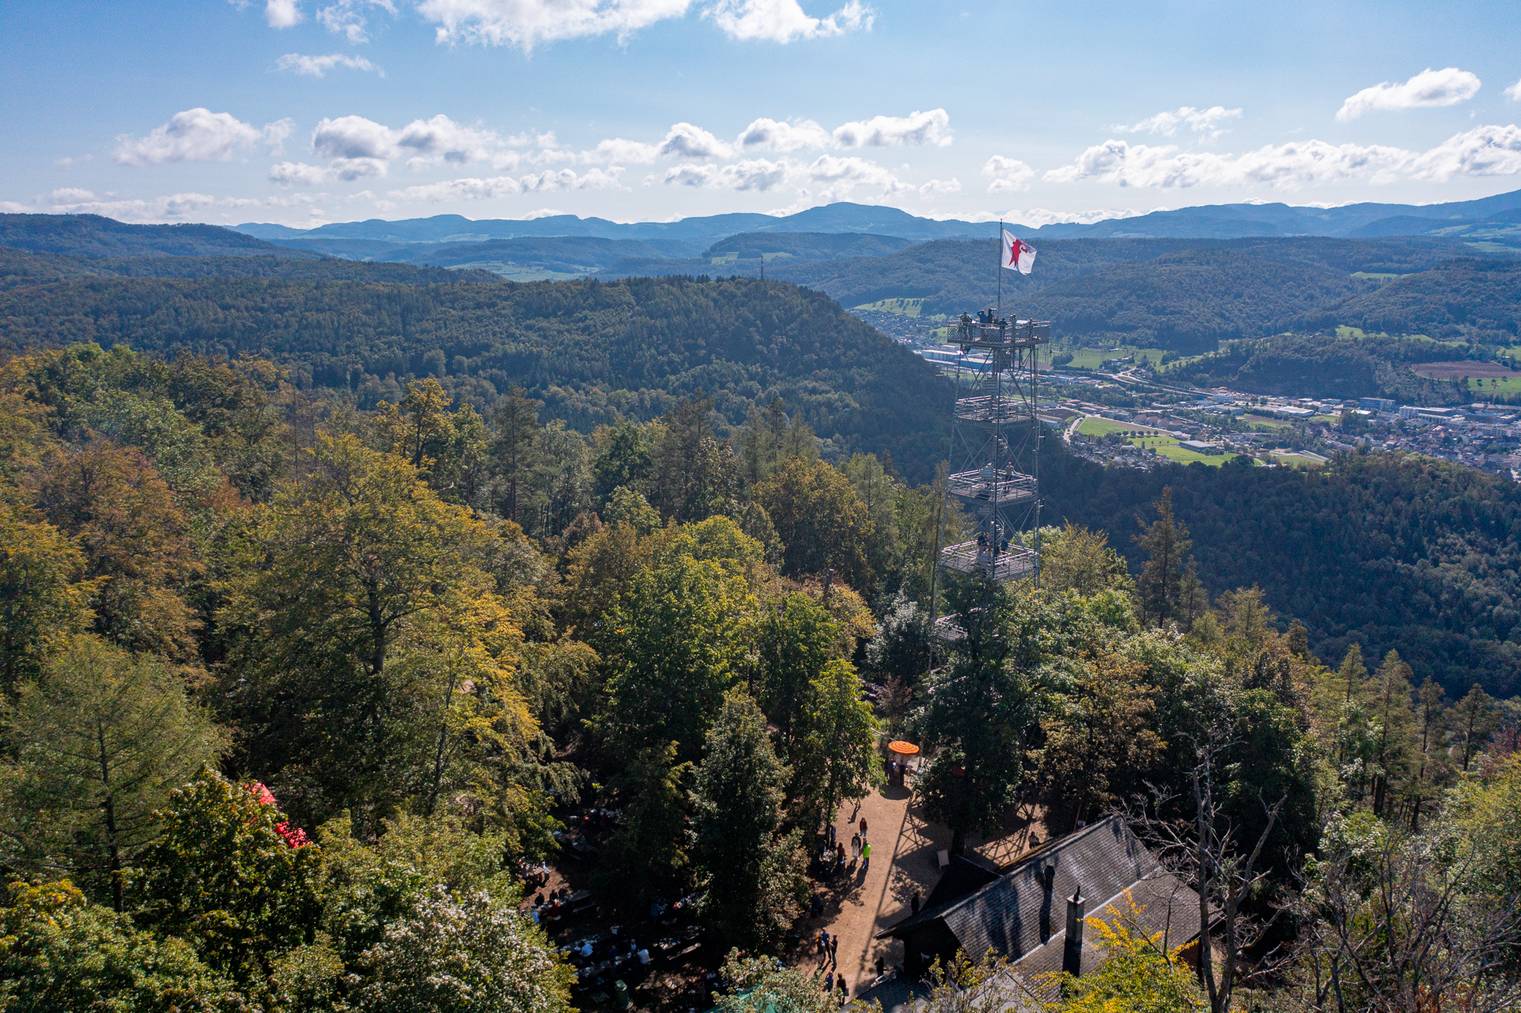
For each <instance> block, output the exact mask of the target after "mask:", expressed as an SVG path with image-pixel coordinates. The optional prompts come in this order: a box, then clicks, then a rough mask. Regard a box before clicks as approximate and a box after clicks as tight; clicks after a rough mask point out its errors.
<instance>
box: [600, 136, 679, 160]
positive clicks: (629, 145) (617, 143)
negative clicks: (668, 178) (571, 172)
mask: <svg viewBox="0 0 1521 1013" xmlns="http://www.w3.org/2000/svg"><path fill="white" fill-rule="evenodd" d="M659 157H660V145H658V144H645V143H644V142H643V141H631V140H629V139H628V138H626V137H609V138H608V139H607V140H605V141H599V142H597V146H596V147H595V148H593V149H592V150H591V151H587V152H583V153H582V155H581V159H582V161H585V162H600V163H605V164H608V165H648V164H649V163H650V162H653V161H655V159H657V158H659Z"/></svg>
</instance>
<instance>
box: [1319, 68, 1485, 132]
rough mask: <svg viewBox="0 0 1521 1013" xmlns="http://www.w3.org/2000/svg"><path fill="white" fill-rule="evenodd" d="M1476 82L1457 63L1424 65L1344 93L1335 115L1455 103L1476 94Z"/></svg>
mask: <svg viewBox="0 0 1521 1013" xmlns="http://www.w3.org/2000/svg"><path fill="white" fill-rule="evenodd" d="M1480 83H1481V82H1480V81H1479V78H1478V76H1477V75H1475V74H1473V73H1471V72H1469V71H1466V70H1459V69H1458V68H1457V67H1444V68H1443V69H1441V70H1432V69H1431V68H1430V67H1427V68H1426V69H1425V70H1423V71H1421V72H1420V73H1419V74H1417V75H1415V76H1414V77H1412V78H1411V79H1410V80H1408V81H1405V82H1403V83H1398V84H1397V83H1395V82H1393V81H1385V82H1383V83H1382V84H1375V85H1373V86H1372V87H1368V88H1364V89H1363V90H1362V91H1360V92H1357V93H1356V94H1354V95H1350V96H1348V97H1347V100H1346V101H1345V102H1343V103H1342V104H1341V108H1340V109H1338V110H1337V111H1336V118H1337V119H1338V120H1341V121H1342V122H1346V121H1348V120H1355V119H1357V118H1358V117H1359V116H1361V115H1363V114H1364V113H1369V112H1378V111H1388V110H1399V109H1427V108H1434V107H1440V106H1455V105H1457V104H1458V103H1460V102H1467V101H1468V100H1469V99H1471V98H1473V97H1474V95H1476V94H1478V91H1479V85H1480Z"/></svg>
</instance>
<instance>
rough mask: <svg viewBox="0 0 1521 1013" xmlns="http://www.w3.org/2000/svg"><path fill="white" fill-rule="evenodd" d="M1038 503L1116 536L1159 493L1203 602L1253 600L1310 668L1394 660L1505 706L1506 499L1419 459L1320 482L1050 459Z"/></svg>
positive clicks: (1382, 460)
mask: <svg viewBox="0 0 1521 1013" xmlns="http://www.w3.org/2000/svg"><path fill="white" fill-rule="evenodd" d="M1041 480H1042V488H1043V490H1044V491H1045V492H1046V494H1047V497H1048V499H1049V501H1050V503H1051V505H1052V507H1053V508H1054V510H1055V513H1056V515H1057V516H1059V517H1064V518H1067V519H1070V520H1072V521H1074V522H1076V523H1078V524H1082V525H1085V526H1088V527H1093V528H1099V529H1102V530H1105V531H1107V532H1109V534H1110V537H1111V538H1112V539H1113V541H1114V544H1115V546H1117V547H1118V548H1120V549H1121V550H1122V551H1124V552H1126V553H1127V554H1129V555H1130V556H1131V558H1132V559H1135V558H1137V557H1136V554H1137V551H1138V550H1137V547H1136V546H1135V543H1134V542H1133V540H1132V536H1133V535H1134V534H1135V532H1136V531H1137V525H1138V523H1139V518H1140V517H1142V516H1143V515H1145V514H1146V512H1147V508H1148V505H1149V504H1150V503H1151V502H1152V501H1153V500H1155V499H1156V498H1157V497H1158V496H1159V495H1160V494H1161V492H1162V490H1163V488H1164V487H1168V486H1170V487H1172V489H1173V502H1174V506H1175V509H1176V511H1177V515H1178V517H1179V519H1180V520H1182V521H1183V522H1184V523H1186V524H1187V525H1188V527H1189V529H1190V530H1191V532H1192V534H1193V539H1194V546H1195V550H1196V552H1197V554H1198V559H1199V576H1200V577H1201V578H1202V579H1203V581H1204V582H1205V584H1206V585H1207V586H1208V587H1209V588H1210V589H1211V590H1214V591H1221V590H1225V589H1227V588H1231V587H1236V586H1242V585H1250V584H1255V585H1258V586H1260V587H1261V588H1262V589H1263V592H1264V594H1265V595H1266V597H1267V600H1268V602H1269V603H1271V604H1272V606H1273V608H1275V609H1276V610H1278V611H1280V612H1282V613H1283V614H1285V615H1290V616H1294V617H1296V618H1298V619H1300V620H1301V621H1302V622H1304V623H1305V625H1306V626H1308V627H1309V629H1310V631H1311V643H1312V646H1313V647H1314V648H1315V649H1316V651H1317V652H1318V653H1320V654H1321V655H1322V656H1323V657H1327V658H1336V657H1339V656H1340V655H1341V654H1342V653H1343V652H1344V651H1345V650H1346V648H1347V645H1348V644H1349V643H1351V642H1353V641H1357V642H1360V643H1361V644H1362V645H1363V648H1364V649H1365V650H1366V651H1368V652H1369V654H1370V656H1378V655H1382V654H1383V653H1384V652H1385V651H1388V650H1391V649H1397V650H1398V651H1399V652H1400V655H1401V656H1402V657H1404V658H1406V659H1407V660H1409V661H1410V662H1411V664H1413V665H1415V666H1416V667H1417V668H1418V669H1419V670H1420V671H1422V672H1426V673H1429V674H1430V675H1431V676H1432V677H1433V678H1434V679H1436V680H1437V681H1438V682H1440V683H1441V684H1443V685H1444V686H1446V687H1447V689H1448V690H1449V691H1450V692H1454V693H1460V692H1461V691H1462V690H1464V689H1466V687H1467V686H1468V684H1469V683H1470V682H1471V681H1478V682H1480V683H1482V684H1483V685H1484V686H1485V687H1486V688H1488V689H1489V690H1490V691H1491V692H1493V693H1496V694H1502V695H1514V694H1516V693H1518V692H1521V488H1518V487H1517V486H1516V485H1515V484H1514V483H1511V482H1507V481H1505V480H1504V479H1501V478H1499V477H1497V476H1494V475H1488V474H1485V473H1483V472H1480V471H1476V470H1474V469H1471V468H1465V467H1462V466H1460V465H1456V464H1448V463H1445V462H1441V461H1436V460H1434V459H1431V458H1424V457H1416V456H1413V455H1412V456H1400V455H1391V454H1366V455H1349V456H1343V457H1338V458H1337V459H1336V461H1335V462H1334V464H1333V465H1332V466H1331V467H1329V468H1326V469H1324V470H1320V471H1296V470H1292V469H1287V468H1253V467H1250V466H1248V465H1246V464H1228V465H1226V466H1224V467H1221V468H1205V467H1200V466H1193V467H1182V466H1176V465H1164V466H1162V467H1160V468H1158V469H1156V470H1155V471H1150V472H1136V471H1131V470H1128V469H1105V468H1102V467H1100V466H1098V465H1096V464H1093V463H1091V462H1088V461H1083V460H1080V459H1078V458H1075V457H1072V456H1070V455H1066V454H1064V453H1060V452H1059V451H1057V450H1053V452H1052V454H1051V459H1050V460H1049V461H1048V462H1046V463H1045V464H1044V465H1043V467H1042V469H1041Z"/></svg>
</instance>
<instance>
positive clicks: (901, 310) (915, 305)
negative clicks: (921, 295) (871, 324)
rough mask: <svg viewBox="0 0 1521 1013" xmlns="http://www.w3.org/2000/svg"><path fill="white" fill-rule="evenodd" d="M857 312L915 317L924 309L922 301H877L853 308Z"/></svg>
mask: <svg viewBox="0 0 1521 1013" xmlns="http://www.w3.org/2000/svg"><path fill="white" fill-rule="evenodd" d="M853 308H854V309H858V310H868V311H875V312H877V313H897V314H898V315H899V316H905V317H917V316H918V315H919V314H920V312H921V311H922V310H923V309H924V300H923V299H909V298H902V299H898V298H895V299H878V300H877V301H876V302H868V303H862V304H861V305H859V306H856V307H853Z"/></svg>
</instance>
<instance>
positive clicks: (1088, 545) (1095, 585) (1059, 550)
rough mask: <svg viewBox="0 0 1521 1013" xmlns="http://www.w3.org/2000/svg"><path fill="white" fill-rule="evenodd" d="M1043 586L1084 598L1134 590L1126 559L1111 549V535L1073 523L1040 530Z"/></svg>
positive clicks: (1041, 578)
mask: <svg viewBox="0 0 1521 1013" xmlns="http://www.w3.org/2000/svg"><path fill="white" fill-rule="evenodd" d="M1040 586H1041V587H1043V588H1046V589H1047V590H1050V591H1073V592H1075V593H1077V594H1082V595H1089V594H1097V593H1098V592H1100V591H1105V590H1116V591H1130V590H1133V587H1134V585H1133V583H1132V582H1131V579H1130V572H1129V570H1128V569H1127V567H1126V566H1125V558H1124V557H1123V556H1121V555H1120V554H1119V553H1118V552H1116V551H1115V550H1114V549H1113V547H1111V546H1110V544H1109V536H1108V535H1106V534H1104V532H1102V531H1089V530H1088V529H1087V528H1080V527H1078V526H1077V525H1075V524H1072V523H1070V522H1069V523H1067V524H1065V525H1063V526H1062V527H1060V528H1046V529H1043V530H1042V531H1041V538H1040Z"/></svg>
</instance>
